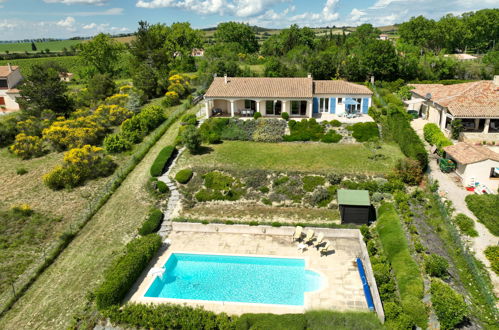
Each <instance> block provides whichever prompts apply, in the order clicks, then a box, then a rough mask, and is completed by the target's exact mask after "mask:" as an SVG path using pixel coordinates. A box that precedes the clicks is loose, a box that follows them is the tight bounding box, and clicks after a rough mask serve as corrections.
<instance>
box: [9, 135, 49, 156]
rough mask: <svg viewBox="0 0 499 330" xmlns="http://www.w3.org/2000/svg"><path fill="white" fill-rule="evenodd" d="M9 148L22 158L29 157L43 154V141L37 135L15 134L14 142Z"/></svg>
mask: <svg viewBox="0 0 499 330" xmlns="http://www.w3.org/2000/svg"><path fill="white" fill-rule="evenodd" d="M9 150H10V151H11V152H12V153H14V154H15V155H16V156H18V157H21V158H22V159H29V158H32V157H38V156H41V155H43V153H44V150H43V142H42V139H40V138H39V137H38V136H28V135H26V134H24V133H21V134H17V135H16V140H15V141H14V144H13V145H11V146H10V147H9Z"/></svg>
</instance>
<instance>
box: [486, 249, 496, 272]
mask: <svg viewBox="0 0 499 330" xmlns="http://www.w3.org/2000/svg"><path fill="white" fill-rule="evenodd" d="M485 256H486V257H487V259H489V261H490V265H491V268H492V270H493V271H494V272H495V273H496V274H497V275H499V246H497V245H495V246H489V247H487V248H486V249H485Z"/></svg>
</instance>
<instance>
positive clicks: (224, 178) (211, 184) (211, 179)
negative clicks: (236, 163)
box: [203, 171, 234, 191]
mask: <svg viewBox="0 0 499 330" xmlns="http://www.w3.org/2000/svg"><path fill="white" fill-rule="evenodd" d="M203 178H204V185H205V187H206V188H210V189H215V190H225V191H227V190H229V189H230V188H231V187H232V184H233V183H234V178H233V177H231V176H229V175H226V174H223V173H221V172H218V171H213V172H208V173H206V174H205V175H204V176H203Z"/></svg>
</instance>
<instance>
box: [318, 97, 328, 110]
mask: <svg viewBox="0 0 499 330" xmlns="http://www.w3.org/2000/svg"><path fill="white" fill-rule="evenodd" d="M319 112H329V98H327V97H321V98H319Z"/></svg>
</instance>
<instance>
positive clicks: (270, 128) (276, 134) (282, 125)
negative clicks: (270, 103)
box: [252, 118, 286, 142]
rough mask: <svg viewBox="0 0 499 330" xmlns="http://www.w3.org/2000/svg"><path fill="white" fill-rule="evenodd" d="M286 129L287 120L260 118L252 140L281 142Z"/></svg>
mask: <svg viewBox="0 0 499 330" xmlns="http://www.w3.org/2000/svg"><path fill="white" fill-rule="evenodd" d="M285 131H286V122H285V121H283V120H280V119H275V118H272V119H264V118H260V119H258V120H257V121H256V128H255V131H254V132H253V135H252V140H253V141H257V142H280V141H282V137H283V135H284V132H285Z"/></svg>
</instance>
